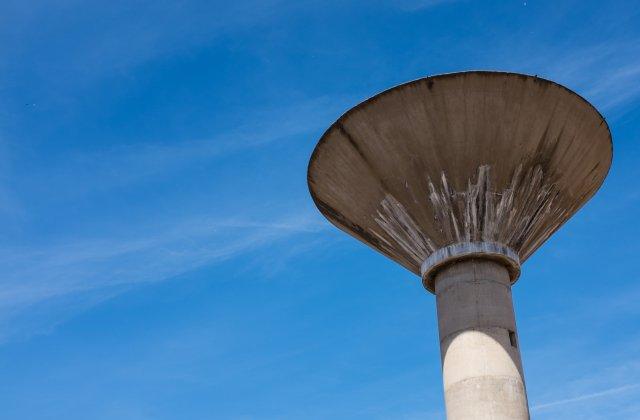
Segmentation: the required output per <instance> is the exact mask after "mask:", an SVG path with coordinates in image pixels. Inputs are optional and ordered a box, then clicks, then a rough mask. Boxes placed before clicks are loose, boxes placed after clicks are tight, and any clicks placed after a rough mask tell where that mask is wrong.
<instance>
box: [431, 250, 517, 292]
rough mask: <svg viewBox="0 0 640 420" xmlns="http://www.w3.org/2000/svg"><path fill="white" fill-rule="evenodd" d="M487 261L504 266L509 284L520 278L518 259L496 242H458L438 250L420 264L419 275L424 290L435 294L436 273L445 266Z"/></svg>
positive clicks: (513, 252)
mask: <svg viewBox="0 0 640 420" xmlns="http://www.w3.org/2000/svg"><path fill="white" fill-rule="evenodd" d="M474 258H477V259H489V260H494V261H497V262H500V263H502V264H504V266H505V267H506V268H507V271H509V278H510V280H511V284H513V283H515V281H516V280H518V277H520V258H519V257H518V254H517V253H516V252H515V251H514V250H513V249H511V248H509V247H508V246H506V245H503V244H499V243H496V242H460V243H457V244H453V245H449V246H446V247H444V248H440V249H438V250H437V251H435V252H434V253H432V254H431V255H429V257H427V259H426V260H424V262H423V263H422V265H421V267H420V273H421V275H422V284H423V285H424V287H425V289H427V290H428V291H430V292H431V293H435V284H434V283H435V278H436V273H437V272H438V271H439V270H440V269H442V268H444V267H445V266H446V265H449V264H452V263H455V262H458V261H461V260H468V259H474Z"/></svg>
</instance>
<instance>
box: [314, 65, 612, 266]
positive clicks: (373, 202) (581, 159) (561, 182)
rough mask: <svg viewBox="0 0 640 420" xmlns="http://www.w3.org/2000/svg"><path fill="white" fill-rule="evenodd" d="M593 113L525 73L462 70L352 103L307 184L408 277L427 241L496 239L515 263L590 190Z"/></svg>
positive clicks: (601, 130) (595, 184) (602, 155)
mask: <svg viewBox="0 0 640 420" xmlns="http://www.w3.org/2000/svg"><path fill="white" fill-rule="evenodd" d="M611 158H612V144H611V135H610V133H609V128H608V126H607V123H606V122H605V121H604V119H603V118H602V116H601V115H600V114H599V113H598V111H597V110H596V109H595V108H593V107H592V106H591V105H590V104H589V103H588V102H587V101H585V100H584V99H583V98H581V97H580V96H578V95H576V94H575V93H573V92H572V91H570V90H568V89H566V88H564V87H562V86H560V85H558V84H555V83H553V82H550V81H547V80H544V79H540V78H537V77H532V76H524V75H519V74H513V73H497V72H466V73H454V74H447V75H441V76H434V77H428V78H425V79H420V80H416V81H414V82H410V83H407V84H404V85H401V86H398V87H395V88H393V89H390V90H388V91H385V92H383V93H381V94H379V95H376V96H374V97H373V98H371V99H369V100H367V101H365V102H363V103H361V104H360V105H358V106H356V107H355V108H353V109H351V110H350V111H348V112H347V113H346V114H344V115H343V116H342V117H340V118H339V119H338V121H336V122H335V123H334V124H333V125H332V126H331V127H330V128H329V129H328V130H327V131H326V132H325V134H324V135H323V136H322V138H321V139H320V142H319V143H318V145H317V146H316V149H315V150H314V153H313V155H312V157H311V161H310V163H309V170H308V183H309V189H310V191H311V195H312V197H313V199H314V201H315V203H316V205H317V206H318V208H319V209H320V211H321V212H322V213H323V214H324V215H325V216H326V217H327V218H328V219H329V220H330V221H331V222H332V223H334V224H335V225H336V226H338V227H339V228H340V229H342V230H344V231H346V232H347V233H349V234H351V235H353V236H355V237H356V238H358V239H359V240H361V241H363V242H365V243H366V244H368V245H370V246H371V247H373V248H374V249H376V250H378V251H379V252H382V253H383V254H385V255H387V256H388V257H390V258H392V259H393V260H395V261H396V262H398V263H400V264H402V265H404V266H405V267H406V268H408V269H409V270H411V271H412V272H414V273H416V274H418V275H419V274H420V265H421V264H422V262H423V261H424V260H425V259H426V258H427V257H428V256H429V255H430V254H431V253H433V252H434V251H436V250H437V249H440V248H443V247H445V246H447V245H451V244H453V243H458V242H477V241H485V242H497V243H502V244H504V245H506V246H508V247H510V248H512V249H513V250H515V251H516V252H517V253H518V255H519V257H520V260H521V261H522V262H524V261H525V260H526V259H527V258H528V257H529V256H530V255H531V254H532V253H533V252H534V251H535V250H536V249H537V248H538V247H539V246H540V245H541V244H542V243H543V242H544V241H545V240H546V239H548V238H549V236H551V235H552V234H553V232H555V231H556V230H557V229H558V228H559V227H560V226H561V225H562V224H563V223H564V222H565V221H566V220H567V219H569V218H570V217H571V215H573V214H574V213H575V212H576V211H577V210H578V209H579V208H580V207H581V206H582V205H583V204H584V203H585V202H586V201H587V200H588V199H589V198H590V197H591V196H592V195H593V194H594V193H595V191H596V190H597V189H598V188H599V186H600V185H601V183H602V181H603V180H604V177H605V175H606V174H607V172H608V170H609V166H610V164H611Z"/></svg>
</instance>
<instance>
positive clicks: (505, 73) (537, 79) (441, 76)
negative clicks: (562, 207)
mask: <svg viewBox="0 0 640 420" xmlns="http://www.w3.org/2000/svg"><path fill="white" fill-rule="evenodd" d="M466 74H478V75H489V76H496V77H519V78H523V79H529V80H533V81H535V82H538V83H544V84H547V85H550V86H554V87H556V88H560V89H562V90H564V91H566V92H568V93H569V94H570V95H573V96H575V97H576V98H578V99H579V100H580V101H582V102H583V103H584V104H585V105H587V107H588V108H590V109H591V110H592V111H593V112H594V113H595V115H597V116H598V117H599V118H600V120H601V124H603V125H604V127H605V128H606V132H607V139H608V142H609V148H610V158H609V162H608V166H607V169H606V172H605V174H604V176H603V177H602V180H601V181H600V183H599V184H598V186H597V188H596V189H595V190H594V193H593V194H595V192H596V191H598V190H599V189H600V188H601V187H602V184H603V183H604V180H605V179H606V177H607V175H608V173H609V171H610V170H611V164H612V162H613V140H612V136H611V129H610V127H609V124H608V123H607V121H606V119H605V118H604V116H603V115H602V113H601V112H600V111H598V109H597V108H596V107H595V106H594V105H593V104H591V102H589V101H588V100H586V99H585V98H584V97H583V96H582V95H580V94H578V93H576V92H575V91H573V90H571V89H569V88H567V87H566V86H564V85H562V84H560V83H557V82H554V81H552V80H548V79H545V78H542V77H538V76H537V75H529V74H524V73H516V72H508V71H496V70H467V71H460V72H450V73H442V74H437V75H432V76H425V77H421V78H417V79H414V80H411V81H408V82H405V83H401V84H398V85H396V86H393V87H391V88H388V89H385V90H383V91H381V92H379V93H377V94H375V95H373V96H371V97H369V98H368V99H365V100H364V101H362V102H360V103H358V104H357V105H355V106H353V107H351V108H349V109H348V110H347V111H345V112H344V113H343V114H342V115H341V116H340V117H339V118H338V119H337V120H335V121H334V122H333V123H332V124H331V125H330V126H329V127H328V128H327V129H326V130H325V131H324V132H323V134H322V136H321V137H320V139H319V140H318V143H317V144H316V145H315V147H314V149H313V152H312V153H311V157H310V159H309V164H308V166H307V187H308V189H309V194H310V195H311V198H312V200H313V202H314V204H315V206H316V208H318V210H319V211H320V212H321V213H322V215H323V216H324V217H325V218H326V219H328V220H329V221H330V222H331V224H333V225H334V226H336V227H338V228H339V229H341V230H342V228H341V227H340V226H339V225H338V224H337V223H336V221H334V220H333V218H332V217H331V216H330V215H329V214H326V213H325V212H324V211H323V210H322V208H321V206H320V205H319V200H318V197H317V195H316V193H315V191H314V189H313V187H312V184H311V182H310V180H311V171H312V168H313V167H314V164H315V162H316V157H317V154H318V151H319V150H320V148H322V146H323V144H324V143H325V142H326V141H327V138H328V136H329V134H330V133H331V132H332V130H333V129H334V128H335V126H336V125H338V124H340V123H341V122H342V121H344V120H345V119H347V118H348V117H349V115H350V114H352V113H354V112H355V111H358V110H361V109H363V108H366V107H367V106H369V105H370V104H371V103H372V102H374V101H376V100H378V99H380V98H382V97H384V96H386V95H388V94H391V93H392V92H394V91H397V90H401V89H404V88H406V87H410V86H412V85H416V84H419V83H423V82H427V83H428V82H429V81H431V80H433V81H435V80H440V79H446V78H451V77H459V76H463V75H466ZM593 194H592V195H591V196H590V197H588V198H587V199H586V200H584V202H582V203H581V205H580V206H579V207H578V208H577V209H576V210H575V211H576V212H577V211H579V210H580V209H581V208H582V207H583V206H584V205H585V204H586V203H587V202H588V201H589V199H590V198H591V197H592V196H593ZM564 223H566V221H565V222H563V223H562V224H561V225H560V226H558V228H557V229H559V228H560V227H561V226H562V225H564ZM557 229H556V230H557ZM367 245H368V246H372V245H371V244H367ZM378 251H379V250H378ZM514 277H515V278H514V279H513V280H512V284H513V283H515V281H517V280H518V279H519V270H518V274H517V275H515V276H514ZM425 286H426V284H425ZM427 290H429V288H428V287H427Z"/></svg>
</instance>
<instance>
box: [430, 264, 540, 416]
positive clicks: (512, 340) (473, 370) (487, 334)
mask: <svg viewBox="0 0 640 420" xmlns="http://www.w3.org/2000/svg"><path fill="white" fill-rule="evenodd" d="M435 293H436V301H437V308H438V328H439V331H440V354H441V357H442V374H443V380H444V393H445V404H446V409H447V418H448V419H449V420H460V419H478V420H480V419H528V418H529V409H528V405H527V395H526V390H525V386H524V375H523V372H522V362H521V360H520V349H519V342H518V335H517V330H516V321H515V315H514V312H513V303H512V299H511V284H510V281H509V273H508V271H507V269H506V268H505V267H504V265H502V264H500V263H498V262H494V261H491V260H486V259H469V260H463V261H459V262H455V263H452V264H450V265H447V266H445V267H444V268H442V269H441V270H439V271H438V272H437V274H436V276H435Z"/></svg>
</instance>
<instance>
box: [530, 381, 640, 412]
mask: <svg viewBox="0 0 640 420" xmlns="http://www.w3.org/2000/svg"><path fill="white" fill-rule="evenodd" d="M639 387H640V384H630V385H624V386H619V387H616V388H611V389H607V390H605V391H600V392H594V393H591V394H585V395H580V396H578V397H574V398H565V399H562V400H558V401H552V402H548V403H544V404H537V405H534V406H533V407H531V410H543V409H547V408H552V407H558V406H562V405H567V404H573V403H576V402H581V401H588V400H593V399H596V398H602V397H607V396H611V395H617V394H622V393H625V392H627V391H630V390H632V389H636V388H639Z"/></svg>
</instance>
